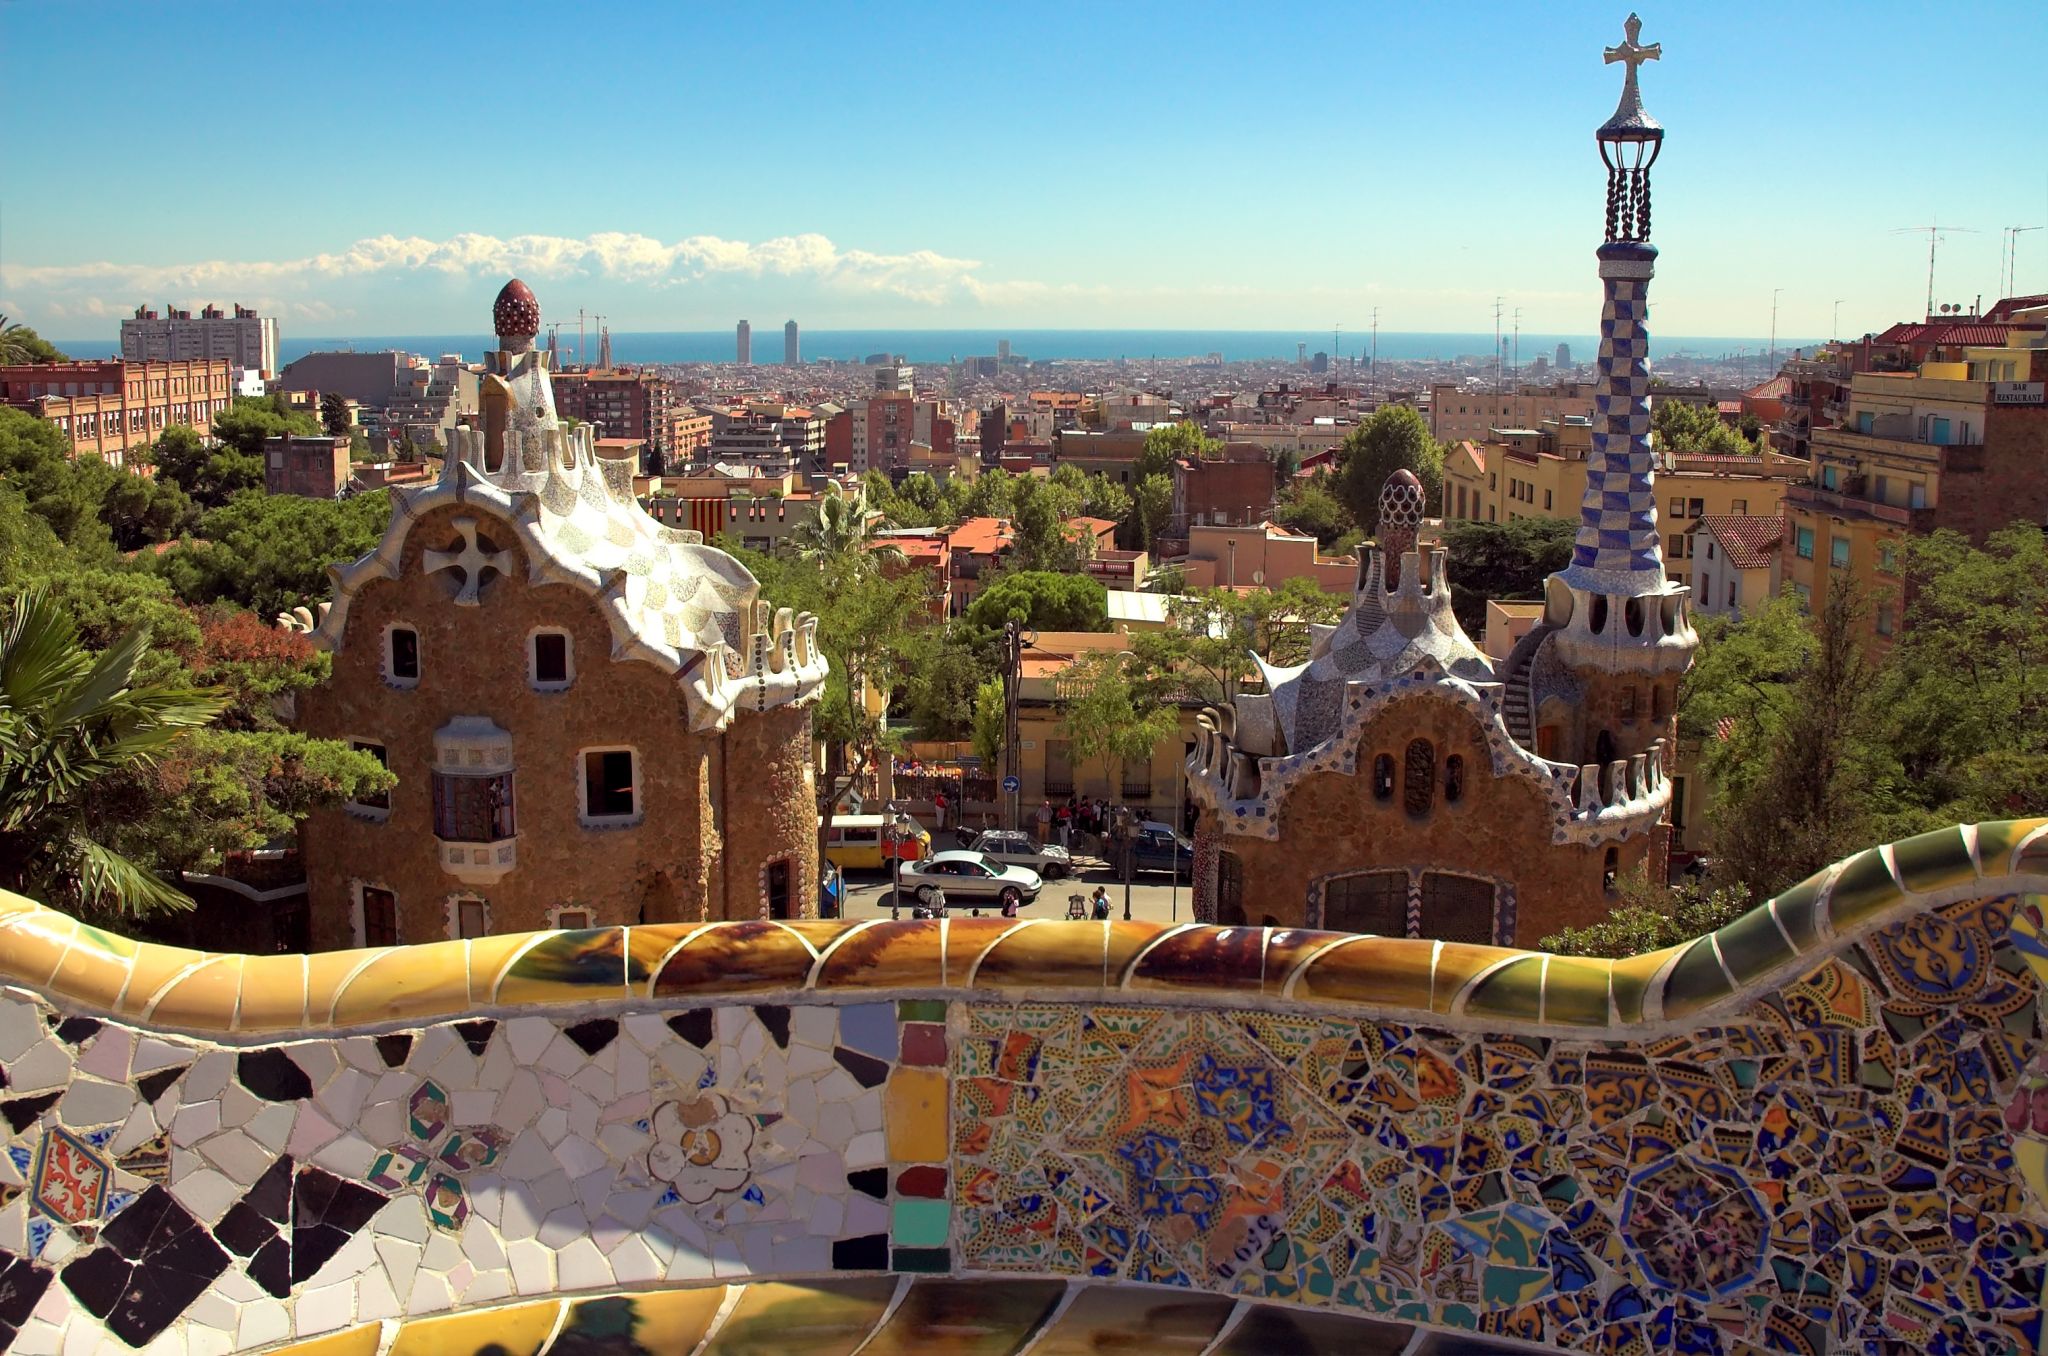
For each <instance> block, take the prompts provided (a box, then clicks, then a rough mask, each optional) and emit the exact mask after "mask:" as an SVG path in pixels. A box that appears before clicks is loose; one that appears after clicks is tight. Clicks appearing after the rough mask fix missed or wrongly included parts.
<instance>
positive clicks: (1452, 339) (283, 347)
mask: <svg viewBox="0 0 2048 1356" xmlns="http://www.w3.org/2000/svg"><path fill="white" fill-rule="evenodd" d="M1004 339H1007V340H1009V341H1010V352H1011V354H1012V355H1014V356H1016V357H1024V358H1034V359H1053V358H1075V359H1081V360H1085V361H1093V362H1105V361H1114V360H1115V359H1118V358H1127V359H1130V360H1132V361H1138V360H1143V359H1151V358H1199V357H1204V356H1206V355H1208V354H1211V353H1220V354H1222V355H1223V358H1224V360H1225V361H1226V362H1253V361H1258V360H1262V359H1279V360H1283V361H1285V360H1291V359H1293V357H1294V356H1295V345H1297V344H1307V345H1308V351H1309V352H1310V353H1317V352H1331V351H1332V350H1331V335H1330V332H1329V331H1327V330H1325V331H1322V332H1320V333H1317V332H1311V331H1306V330H815V331H806V332H804V334H803V336H802V346H803V355H802V356H803V357H804V359H805V360H806V361H814V360H816V359H819V358H835V359H846V360H852V361H854V362H858V361H860V360H861V359H863V358H866V357H868V356H869V355H870V354H875V353H888V354H901V355H902V357H903V358H904V359H905V360H906V361H908V362H911V363H945V362H950V361H953V360H955V359H960V358H968V357H991V356H993V355H994V354H995V352H996V346H997V343H998V341H1000V340H1004ZM51 342H52V343H55V344H56V345H57V346H58V347H59V348H61V349H63V350H64V351H65V352H66V353H69V354H71V355H72V356H73V357H78V358H90V357H96V356H102V355H107V354H112V353H116V352H118V351H119V348H120V345H119V343H118V342H117V341H116V340H113V339H109V338H106V337H101V338H98V339H53V340H51ZM561 342H562V345H563V348H564V349H565V350H567V351H568V352H569V353H572V354H573V353H574V351H575V344H576V336H575V333H574V332H573V331H571V330H564V331H563V333H562V338H561ZM1766 342H1767V341H1765V340H1763V339H1755V338H1747V339H1746V338H1696V337H1687V336H1676V337H1673V338H1669V339H1665V338H1660V337H1658V336H1657V335H1655V334H1654V333H1653V334H1652V335H1651V336H1650V354H1651V357H1652V358H1653V359H1655V358H1671V357H1675V356H1688V357H1698V358H1719V357H1722V356H1724V355H1725V356H1728V357H1733V356H1734V355H1735V354H1737V353H1738V352H1741V351H1743V350H1747V351H1748V352H1749V353H1750V354H1751V355H1755V354H1758V353H1761V352H1762V351H1763V349H1764V348H1765V346H1766ZM1814 342H1816V341H1814V340H1810V339H1798V338H1781V339H1779V341H1778V349H1779V351H1780V352H1781V353H1783V352H1789V351H1790V350H1791V349H1794V348H1801V347H1805V346H1808V345H1810V344H1813V343H1814ZM1509 343H1510V346H1511V347H1510V352H1509V354H1508V356H1509V358H1510V360H1512V359H1513V358H1514V356H1515V353H1514V350H1513V348H1512V344H1513V341H1512V339H1510V340H1509ZM1559 343H1564V344H1569V345H1570V346H1571V356H1572V361H1573V362H1575V363H1586V362H1591V361H1592V360H1593V356H1594V353H1595V352H1596V350H1597V349H1598V347H1599V340H1598V339H1597V338H1596V337H1595V336H1593V335H1590V334H1562V335H1560V334H1525V335H1523V336H1522V337H1521V345H1520V355H1521V360H1522V362H1524V363H1529V362H1533V361H1534V360H1535V359H1536V358H1538V357H1543V358H1549V357H1552V356H1553V354H1554V353H1555V351H1556V349H1557V346H1558V344H1559ZM492 344H493V340H492V339H491V337H490V336H488V335H482V334H475V333H471V334H411V335H403V334H401V335H353V336H350V335H331V336H325V337H312V336H303V337H302V336H299V335H292V334H287V335H285V336H283V337H282V338H280V340H279V342H278V360H279V361H280V362H285V363H289V362H290V361H292V359H294V358H298V357H302V356H304V355H305V354H307V353H311V352H315V351H318V350H326V349H336V348H354V349H357V350H360V351H377V350H381V349H393V348H396V349H403V350H405V351H407V352H410V353H423V354H426V355H427V356H429V357H433V356H436V355H439V354H442V353H459V354H461V355H462V356H463V357H464V358H465V359H468V360H470V361H476V360H478V359H480V358H481V357H482V355H483V352H484V350H485V349H487V348H489V347H491V346H492ZM1371 344H1372V339H1371V336H1370V334H1360V333H1353V332H1351V331H1348V330H1347V331H1346V332H1345V333H1344V335H1343V339H1342V347H1341V349H1339V350H1337V352H1338V354H1339V355H1341V356H1342V357H1344V358H1347V359H1348V358H1351V357H1353V356H1357V355H1361V354H1364V353H1367V352H1369V351H1370V349H1371ZM733 345H734V339H733V332H732V331H731V330H715V331H711V332H690V331H670V332H651V333H624V332H618V331H614V332H613V334H612V359H613V361H615V362H622V363H729V362H731V361H733V356H734V353H733ZM1378 351H1379V356H1380V357H1381V358H1382V359H1387V360H1392V361H1403V360H1407V361H1418V360H1428V359H1442V360H1449V359H1453V358H1459V357H1464V356H1468V355H1490V354H1491V353H1492V351H1493V335H1491V334H1427V333H1399V332H1395V331H1391V330H1388V331H1382V332H1381V333H1380V336H1379V350H1378ZM584 352H585V354H586V355H587V356H588V357H590V358H592V359H594V358H595V357H596V354H597V335H596V333H595V332H594V331H592V332H590V333H589V334H587V335H586V337H585V340H584ZM781 361H782V328H781V326H779V325H778V326H772V327H771V326H767V325H763V326H762V327H761V328H759V329H757V330H755V331H754V362H755V364H756V365H757V366H764V367H765V366H770V365H774V364H779V363H780V362H781Z"/></svg>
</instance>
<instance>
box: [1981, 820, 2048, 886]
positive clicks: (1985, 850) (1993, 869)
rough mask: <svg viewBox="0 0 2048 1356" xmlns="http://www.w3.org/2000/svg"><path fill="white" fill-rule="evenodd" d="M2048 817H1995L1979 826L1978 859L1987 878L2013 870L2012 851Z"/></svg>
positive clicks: (2044, 822) (2043, 823)
mask: <svg viewBox="0 0 2048 1356" xmlns="http://www.w3.org/2000/svg"><path fill="white" fill-rule="evenodd" d="M2044 825H2048V819H1993V820H1987V821H1986V822H1984V823H1982V824H1979V825H1978V826H1977V860H1978V861H1979V862H1980V863H1982V864H1983V873H1984V876H1985V878H1986V879H1993V878H1996V877H1999V876H2004V875H2008V874H2010V873H2011V871H2012V851H2013V849H2014V848H2016V847H2018V846H2019V845H2020V844H2021V843H2022V842H2024V841H2025V840H2026V837H2027V835H2028V834H2030V833H2032V832H2034V830H2036V829H2038V828H2041V827H2042V826H2044Z"/></svg>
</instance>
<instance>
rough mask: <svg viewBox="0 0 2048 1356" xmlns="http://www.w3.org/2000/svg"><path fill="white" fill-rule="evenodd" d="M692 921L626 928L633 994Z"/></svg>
mask: <svg viewBox="0 0 2048 1356" xmlns="http://www.w3.org/2000/svg"><path fill="white" fill-rule="evenodd" d="M696 926H697V924H695V923H652V924H649V925H648V926H646V927H633V928H627V929H626V987H627V988H629V989H631V990H632V991H633V992H634V993H636V994H644V993H646V992H647V986H648V985H649V984H650V983H652V982H653V980H654V972H655V971H656V970H657V969H659V968H660V966H661V958H662V957H663V956H666V955H667V954H668V953H669V952H671V951H673V950H675V949H676V943H677V942H680V941H681V940H683V938H685V937H687V936H689V935H690V932H691V930H692V929H693V928H695V927H696ZM469 969H470V976H471V989H472V991H473V990H474V989H475V976H476V962H475V960H474V959H472V960H471V962H470V967H469Z"/></svg>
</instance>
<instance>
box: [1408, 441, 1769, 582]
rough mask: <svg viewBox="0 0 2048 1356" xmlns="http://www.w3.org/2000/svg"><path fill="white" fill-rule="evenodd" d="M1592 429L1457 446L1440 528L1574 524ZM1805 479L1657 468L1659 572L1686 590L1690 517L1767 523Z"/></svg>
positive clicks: (1687, 464)
mask: <svg viewBox="0 0 2048 1356" xmlns="http://www.w3.org/2000/svg"><path fill="white" fill-rule="evenodd" d="M1592 447H1593V426H1592V424H1591V423H1589V422H1588V421H1586V420H1584V419H1579V418H1570V419H1564V420H1559V421H1555V422H1551V423H1546V424H1545V425H1544V426H1543V427H1541V428H1534V429H1496V430H1494V433H1493V441H1491V442H1485V443H1480V442H1473V441H1469V440H1468V441H1465V442H1461V443H1457V444H1454V445H1453V446H1452V447H1451V449H1450V451H1449V453H1448V455H1446V456H1445V458H1444V522H1445V523H1446V525H1448V524H1450V523H1454V522H1456V521H1458V520H1460V519H1463V520H1466V521H1468V522H1481V523H1508V522H1513V521H1514V520H1515V519H1517V518H1563V519H1574V520H1575V519H1577V518H1578V516H1579V504H1580V501H1581V500H1583V499H1584V498H1585V494H1586V457H1587V454H1588V453H1590V452H1591V451H1592ZM1805 474H1806V463H1805V462H1804V461H1802V460H1800V459H1798V458H1796V457H1787V456H1782V455H1780V454H1778V453H1775V452H1766V453H1765V454H1764V455H1763V456H1761V457H1708V456H1689V455H1683V454H1681V455H1679V456H1676V457H1667V458H1664V459H1662V460H1660V462H1659V464H1658V466H1657V514H1658V521H1659V522H1660V524H1661V525H1662V528H1663V531H1664V570H1665V573H1666V574H1668V575H1669V576H1670V577H1671V579H1672V580H1673V582H1675V583H1679V584H1685V585H1688V586H1690V585H1691V583H1692V576H1693V557H1692V547H1693V538H1692V537H1691V536H1690V535H1689V534H1688V532H1687V531H1686V529H1687V527H1688V526H1689V525H1690V524H1691V523H1692V521H1693V520H1694V519H1697V518H1700V517H1704V516H1706V515H1709V514H1741V515H1753V516H1759V517H1769V516H1771V515H1774V514H1776V513H1777V512H1778V505H1779V502H1780V501H1781V500H1782V499H1783V498H1784V495H1785V487H1786V486H1787V485H1789V484H1790V483H1791V482H1792V481H1794V480H1795V479H1797V478H1799V477H1801V476H1803V475H1805Z"/></svg>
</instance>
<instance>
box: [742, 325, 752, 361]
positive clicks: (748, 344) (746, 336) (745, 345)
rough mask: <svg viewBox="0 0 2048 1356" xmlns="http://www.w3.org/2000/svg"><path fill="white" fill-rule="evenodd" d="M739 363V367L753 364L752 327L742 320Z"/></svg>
mask: <svg viewBox="0 0 2048 1356" xmlns="http://www.w3.org/2000/svg"><path fill="white" fill-rule="evenodd" d="M739 365H740V366H741V367H752V366H753V365H754V327H753V326H752V325H749V324H748V323H747V322H746V321H744V320H742V321H741V322H740V347H739Z"/></svg>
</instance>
